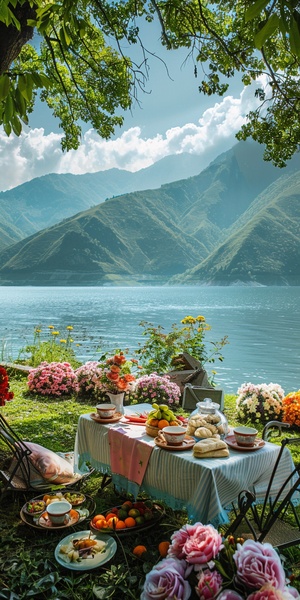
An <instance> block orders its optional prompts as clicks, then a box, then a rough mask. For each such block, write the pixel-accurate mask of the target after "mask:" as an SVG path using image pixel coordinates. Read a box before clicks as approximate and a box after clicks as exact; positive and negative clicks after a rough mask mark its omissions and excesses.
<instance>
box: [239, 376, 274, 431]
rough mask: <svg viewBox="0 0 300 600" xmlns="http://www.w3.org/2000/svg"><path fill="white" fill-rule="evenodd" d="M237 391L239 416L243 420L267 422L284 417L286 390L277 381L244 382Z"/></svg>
mask: <svg viewBox="0 0 300 600" xmlns="http://www.w3.org/2000/svg"><path fill="white" fill-rule="evenodd" d="M237 393H238V397H237V399H236V408H237V417H238V418H239V419H240V420H241V421H251V422H252V423H261V422H262V423H266V422H267V421H271V420H272V419H274V420H277V421H280V419H281V418H282V415H283V403H282V401H283V399H284V390H283V389H282V387H281V386H280V385H278V384H277V383H269V384H266V383H261V384H259V385H255V384H253V383H244V384H243V385H242V386H241V387H240V388H239V389H238V391H237Z"/></svg>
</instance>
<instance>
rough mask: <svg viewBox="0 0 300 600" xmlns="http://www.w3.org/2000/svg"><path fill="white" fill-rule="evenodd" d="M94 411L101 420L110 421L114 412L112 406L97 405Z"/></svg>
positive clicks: (114, 409) (114, 408)
mask: <svg viewBox="0 0 300 600" xmlns="http://www.w3.org/2000/svg"><path fill="white" fill-rule="evenodd" d="M96 409H97V413H98V415H99V417H100V418H101V419H111V418H112V417H113V416H114V414H115V412H116V407H115V405H114V404H97V406H96Z"/></svg>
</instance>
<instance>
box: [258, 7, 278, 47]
mask: <svg viewBox="0 0 300 600" xmlns="http://www.w3.org/2000/svg"><path fill="white" fill-rule="evenodd" d="M278 26H279V17H278V15H271V16H270V18H269V19H268V20H267V22H266V23H265V25H264V26H263V28H262V29H261V30H260V31H259V32H258V33H257V34H256V35H255V37H254V44H255V47H256V48H258V50H260V49H261V48H262V47H263V45H264V43H265V41H266V40H267V39H269V38H270V37H271V35H272V34H273V33H274V31H276V29H278Z"/></svg>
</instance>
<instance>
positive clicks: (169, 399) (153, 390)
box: [135, 373, 181, 404]
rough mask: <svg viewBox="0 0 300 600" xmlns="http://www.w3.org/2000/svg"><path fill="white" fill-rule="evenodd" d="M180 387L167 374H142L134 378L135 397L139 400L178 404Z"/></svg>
mask: <svg viewBox="0 0 300 600" xmlns="http://www.w3.org/2000/svg"><path fill="white" fill-rule="evenodd" d="M180 395H181V392H180V387H179V385H177V383H174V382H173V381H171V380H170V377H169V376H168V375H158V374H157V373H151V374H150V375H142V377H139V378H138V379H137V380H136V387H135V397H136V398H137V400H138V401H139V402H149V401H150V402H157V403H158V404H163V403H166V404H179V400H180Z"/></svg>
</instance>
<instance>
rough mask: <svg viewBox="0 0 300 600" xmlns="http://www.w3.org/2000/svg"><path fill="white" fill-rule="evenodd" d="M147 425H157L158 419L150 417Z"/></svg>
mask: <svg viewBox="0 0 300 600" xmlns="http://www.w3.org/2000/svg"><path fill="white" fill-rule="evenodd" d="M148 425H151V426H152V427H157V425H158V419H150V421H148Z"/></svg>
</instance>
